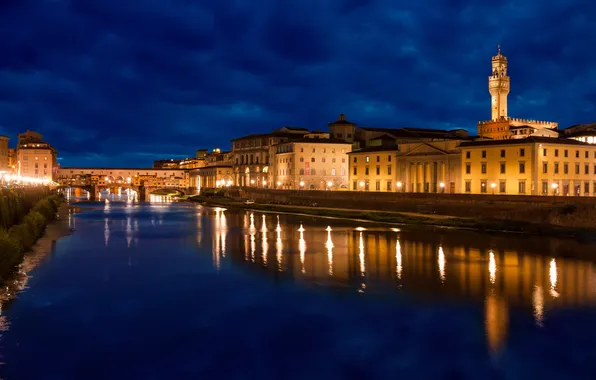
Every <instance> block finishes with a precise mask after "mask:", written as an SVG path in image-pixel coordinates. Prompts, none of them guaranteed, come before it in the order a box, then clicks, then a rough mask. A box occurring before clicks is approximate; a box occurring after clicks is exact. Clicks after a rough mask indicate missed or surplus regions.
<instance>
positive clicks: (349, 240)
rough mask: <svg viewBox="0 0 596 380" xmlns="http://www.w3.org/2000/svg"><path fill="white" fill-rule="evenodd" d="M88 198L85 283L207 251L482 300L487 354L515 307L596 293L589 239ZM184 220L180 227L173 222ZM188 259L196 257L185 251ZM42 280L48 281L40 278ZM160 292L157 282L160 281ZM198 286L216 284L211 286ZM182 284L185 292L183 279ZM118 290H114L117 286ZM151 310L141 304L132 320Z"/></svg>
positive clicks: (396, 290) (291, 280) (391, 287)
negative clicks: (99, 274) (96, 273)
mask: <svg viewBox="0 0 596 380" xmlns="http://www.w3.org/2000/svg"><path fill="white" fill-rule="evenodd" d="M89 207H90V209H92V210H93V211H92V212H91V211H87V214H86V213H85V212H84V213H82V214H80V215H72V213H69V214H68V222H67V224H68V227H69V228H71V229H74V230H75V232H74V235H73V238H77V237H78V238H84V239H83V240H84V244H85V245H84V246H83V247H79V248H78V250H77V251H74V252H76V254H75V253H72V252H71V253H70V255H71V257H72V256H74V257H78V256H81V257H85V255H87V254H88V252H97V251H99V255H98V257H99V259H98V258H95V259H96V260H99V261H94V262H93V261H92V262H90V263H89V264H88V266H89V268H86V267H85V265H84V263H85V262H84V261H81V262H80V263H79V262H77V265H75V266H74V267H73V268H77V271H78V270H80V271H81V276H84V280H81V279H79V280H78V281H83V282H85V281H90V280H89V279H93V278H94V277H93V276H88V275H87V274H86V273H85V270H92V269H93V268H95V267H101V268H105V270H106V273H107V274H106V276H105V278H106V279H105V280H104V282H102V285H101V286H102V289H103V287H104V286H105V287H107V286H108V284H109V280H108V279H109V278H110V273H116V274H117V273H119V271H121V270H122V268H121V267H118V266H117V264H115V263H117V262H118V260H119V259H120V258H122V259H123V261H124V262H126V263H127V265H128V266H130V267H133V265H132V264H133V263H134V264H135V265H134V268H137V269H135V270H137V272H130V273H129V274H127V276H131V277H132V279H131V280H130V281H129V280H128V278H127V279H126V280H125V282H124V284H125V288H124V289H122V291H123V292H124V293H126V288H127V287H128V286H130V284H133V283H135V281H136V282H140V285H141V286H142V287H143V288H144V287H145V286H144V285H145V284H144V283H143V281H149V279H150V278H151V277H143V276H146V275H147V273H146V272H142V268H147V267H148V266H147V265H149V264H147V263H149V262H150V263H152V265H154V266H155V267H158V268H159V271H158V273H159V274H160V275H164V276H165V277H163V278H165V280H163V279H161V280H160V283H161V284H162V285H163V287H164V288H166V289H167V288H168V287H169V286H172V284H176V283H178V282H180V283H182V284H185V285H184V286H191V283H190V282H189V281H190V280H189V279H188V278H187V277H184V276H180V275H179V274H178V272H177V271H176V270H178V271H180V269H177V268H175V267H174V269H176V270H174V269H172V266H174V265H175V262H176V260H181V259H182V258H185V259H186V260H188V257H191V258H203V259H204V261H205V264H206V265H204V266H207V267H209V268H208V269H209V270H210V271H213V272H214V273H217V276H218V277H219V276H225V275H230V274H232V273H234V271H237V270H241V271H243V272H247V273H250V274H257V275H258V276H257V277H259V278H262V279H263V282H265V283H267V284H269V286H271V287H273V286H276V282H277V281H278V280H279V281H281V280H283V281H284V284H286V283H288V284H290V286H292V287H297V288H300V289H305V290H306V291H308V292H311V291H312V292H314V293H315V294H318V293H319V291H321V290H323V289H324V290H325V291H328V292H330V293H332V294H341V295H344V294H348V295H352V296H353V297H354V300H353V301H351V302H354V303H356V305H359V304H357V303H358V302H364V301H363V300H364V299H365V298H366V299H371V300H372V299H375V300H376V299H377V298H378V297H380V298H381V299H383V300H385V298H386V299H387V301H386V302H388V303H396V304H397V305H400V303H399V300H404V302H405V300H406V299H414V300H416V301H417V302H420V303H427V304H448V305H462V304H464V305H466V304H472V305H476V307H478V309H479V310H481V311H482V314H481V317H479V318H478V324H479V326H482V328H483V329H484V333H485V338H483V337H482V336H481V338H482V339H485V344H486V347H487V349H488V351H489V352H491V353H498V352H501V351H502V350H503V349H504V347H506V346H507V342H508V340H510V339H511V338H512V334H513V332H514V331H513V330H512V325H513V324H514V323H513V319H512V318H511V316H512V314H513V313H522V314H523V315H527V317H528V318H529V319H530V318H531V319H530V321H531V322H532V323H533V324H534V325H535V326H536V328H537V329H548V326H549V317H550V316H551V315H553V314H554V312H555V311H556V310H557V309H559V310H560V309H564V308H567V309H569V308H575V307H579V306H591V305H594V303H595V301H596V287H595V286H594V285H595V281H594V280H595V278H596V272H595V270H594V269H595V267H594V263H593V262H592V261H589V260H585V259H579V258H570V257H571V256H574V255H575V256H578V257H581V253H582V252H583V251H585V250H586V249H591V248H593V247H594V245H593V244H592V245H582V244H580V243H578V242H575V241H570V240H557V239H546V238H544V237H521V236H515V238H514V239H512V238H511V236H510V235H494V236H493V235H488V234H482V233H475V232H470V231H447V230H433V231H432V233H429V230H428V229H409V228H406V227H404V228H400V229H389V228H382V227H381V228H375V227H372V226H369V225H367V228H363V227H362V226H358V225H357V224H354V223H352V222H348V221H342V220H334V219H316V218H310V217H304V216H301V217H299V216H291V215H276V214H272V213H259V212H243V211H234V210H227V209H223V208H207V207H200V206H194V205H191V204H176V203H173V204H169V203H165V204H164V203H157V204H144V205H141V204H138V203H136V202H133V203H126V202H108V203H106V202H103V203H95V204H93V205H91V206H89ZM75 227H76V228H75ZM180 230H183V232H181V233H179V232H177V231H180ZM176 233H178V234H176ZM78 234H81V235H78ZM59 243H60V242H59ZM68 244H72V243H68ZM68 244H66V242H65V245H64V247H67V248H68V247H69V245H68ZM160 244H162V245H160ZM164 245H165V247H166V248H164ZM153 246H158V247H160V248H159V251H155V250H152V249H153ZM90 247H91V248H90ZM67 248H63V249H67ZM184 249H190V253H189V254H188V255H187V256H176V255H174V253H175V252H177V251H184ZM59 250H60V249H59ZM102 260H105V261H102ZM110 260H112V261H110ZM48 261H49V265H48V266H47V267H46V272H47V271H50V272H51V271H52V270H54V271H59V267H58V268H52V265H54V266H59V265H64V264H60V263H61V261H52V258H49V259H48ZM189 264H191V265H192V264H194V265H199V262H198V261H197V262H193V261H188V262H185V265H189ZM143 265H145V266H143ZM211 265H212V266H213V268H211ZM29 270H32V268H30V269H29ZM71 270H72V269H71ZM145 270H147V269H145ZM201 270H205V269H204V268H201ZM169 271H171V272H169ZM162 272H163V273H162ZM204 274H205V273H204V272H201V275H200V276H199V278H207V279H208V278H209V277H208V276H206V277H204ZM47 275H48V274H47V273H46V276H47ZM74 275H77V273H75V274H74ZM135 276H136V277H135ZM59 277H60V278H63V276H59ZM33 278H36V277H35V275H34V276H33ZM37 278H41V279H43V276H38V277H37ZM271 279H275V281H272V280H271ZM185 281H186V282H185ZM206 281H208V280H206ZM70 282H71V283H70ZM151 285H154V284H151ZM151 285H147V286H148V287H151ZM34 286H35V285H34ZM40 286H42V284H41V283H40V284H39V285H37V288H36V289H39V287H40ZM230 286H232V285H230ZM23 289H24V286H23V287H22V288H21V290H23ZM34 289H35V288H34ZM68 289H76V290H77V291H78V289H79V287H78V285H77V280H76V279H73V280H70V279H69V285H68ZM182 289H184V288H182ZM95 290H96V289H95ZM230 290H231V291H232V292H238V293H242V292H243V291H245V290H244V289H234V288H230ZM24 291H25V292H26V291H27V289H24ZM37 291H38V292H39V290H37ZM155 291H156V292H157V293H159V289H157V290H155ZM201 291H202V292H206V293H207V294H208V293H209V289H206V290H205V289H203V290H201ZM261 291H262V289H261ZM177 292H181V293H182V294H185V293H184V291H183V290H182V291H181V290H177ZM195 292H196V290H195ZM113 296H114V297H116V298H117V297H119V294H118V293H117V294H114V295H113ZM194 296H195V295H194V294H193V295H192V296H191V298H192V297H194ZM402 296H403V298H400V297H402ZM85 297H87V296H86V295H85ZM89 297H91V298H93V299H94V297H95V295H94V294H93V293H91V294H90V295H89ZM181 297H182V296H181ZM396 299H397V300H398V301H396ZM125 301H126V302H125V305H126V306H122V307H125V308H129V307H131V306H129V302H132V301H130V300H125ZM160 302H161V301H160ZM164 302H165V301H164ZM192 302H194V299H185V298H180V299H176V300H174V301H172V305H173V304H176V305H178V304H180V305H187V304H190V303H192ZM132 303H134V302H132ZM363 305H364V304H363ZM168 307H172V306H168ZM185 307H186V306H185ZM356 307H357V308H358V307H359V306H356ZM210 308H211V305H209V306H208V307H207V308H206V310H205V311H201V313H205V314H208V312H207V310H208V311H209V312H213V313H215V314H217V313H216V312H215V311H212V310H211V309H210ZM5 309H6V307H4V308H3V309H2V310H1V311H2V312H1V313H0V314H1V315H0V328H2V326H5V329H9V330H10V322H11V321H10V313H8V314H7V313H6V310H5ZM7 315H8V317H7ZM146 317H147V316H145V315H138V316H134V318H132V317H131V320H135V319H136V318H140V319H142V318H146ZM263 317H265V316H263ZM7 318H8V319H7ZM532 319H533V321H532ZM193 323H195V322H194V321H193ZM412 323H414V322H412ZM470 328H472V327H470ZM85 329H88V327H87V326H85ZM540 331H544V330H540ZM286 343H288V344H290V343H292V342H286Z"/></svg>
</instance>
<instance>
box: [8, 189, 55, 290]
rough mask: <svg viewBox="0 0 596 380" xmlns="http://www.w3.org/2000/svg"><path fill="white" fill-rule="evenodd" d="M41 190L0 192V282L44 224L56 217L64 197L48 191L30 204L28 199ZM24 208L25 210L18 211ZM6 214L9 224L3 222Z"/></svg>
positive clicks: (43, 230) (20, 258) (33, 240)
mask: <svg viewBox="0 0 596 380" xmlns="http://www.w3.org/2000/svg"><path fill="white" fill-rule="evenodd" d="M27 194H28V195H27ZM40 194H42V193H41V192H38V193H25V195H24V193H23V192H11V193H7V192H3V193H2V195H1V198H0V204H2V207H0V210H1V211H2V214H0V218H2V220H3V224H2V227H0V284H2V283H4V281H5V280H6V279H7V278H9V277H10V276H11V275H12V274H13V273H14V271H15V269H16V268H17V266H18V265H19V263H20V262H21V261H22V259H23V255H24V253H25V252H27V251H29V250H30V249H31V248H32V247H33V245H34V244H35V242H36V241H37V239H39V238H40V237H41V236H42V235H43V234H44V232H45V229H46V226H47V225H48V224H49V223H50V222H51V221H53V220H54V219H55V218H56V212H57V211H58V207H59V205H60V204H61V203H62V200H63V198H62V197H60V196H58V195H47V196H45V197H43V198H40V199H38V200H37V202H35V203H34V204H33V205H30V203H29V202H30V201H31V200H32V199H34V198H35V197H38V196H39V195H40ZM24 199H27V200H26V201H25V200H24ZM6 205H8V206H6ZM9 206H10V207H9ZM23 210H27V212H26V214H24V215H21V214H22V212H23ZM6 216H10V217H11V218H13V219H11V221H12V224H8V223H6V220H4V218H5V217H6Z"/></svg>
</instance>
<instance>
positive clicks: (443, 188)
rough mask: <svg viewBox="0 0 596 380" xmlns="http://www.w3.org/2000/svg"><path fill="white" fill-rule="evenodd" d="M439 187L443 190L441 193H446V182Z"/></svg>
mask: <svg viewBox="0 0 596 380" xmlns="http://www.w3.org/2000/svg"><path fill="white" fill-rule="evenodd" d="M439 187H440V188H441V193H444V192H445V182H441V183H439Z"/></svg>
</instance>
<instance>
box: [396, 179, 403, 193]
mask: <svg viewBox="0 0 596 380" xmlns="http://www.w3.org/2000/svg"><path fill="white" fill-rule="evenodd" d="M396 185H397V191H401V186H402V183H401V181H397V183H396Z"/></svg>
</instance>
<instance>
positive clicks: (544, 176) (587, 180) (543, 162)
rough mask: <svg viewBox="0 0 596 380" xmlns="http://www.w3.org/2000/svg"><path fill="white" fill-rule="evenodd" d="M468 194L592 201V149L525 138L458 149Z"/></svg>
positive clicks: (595, 190)
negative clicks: (543, 196)
mask: <svg viewBox="0 0 596 380" xmlns="http://www.w3.org/2000/svg"><path fill="white" fill-rule="evenodd" d="M460 149H461V155H462V174H461V182H462V183H461V186H462V189H463V193H467V194H522V195H555V194H556V195H564V196H580V195H581V196H584V195H589V196H596V146H595V145H590V144H587V143H583V142H580V141H576V140H571V139H555V138H548V137H528V138H525V139H511V140H507V141H490V140H486V141H475V142H467V143H462V144H461V145H460Z"/></svg>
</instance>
